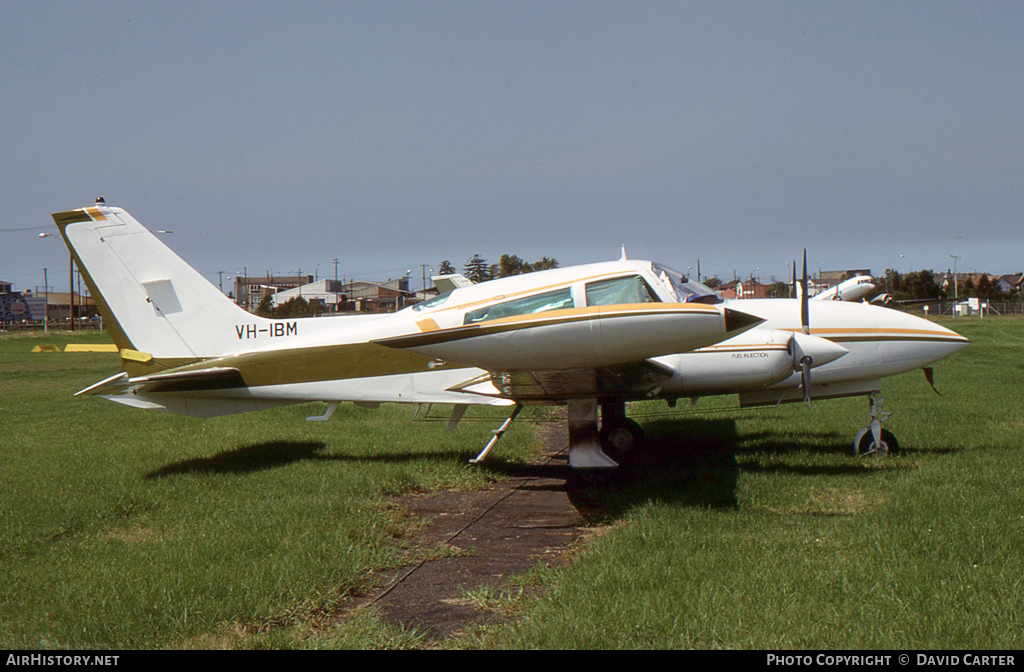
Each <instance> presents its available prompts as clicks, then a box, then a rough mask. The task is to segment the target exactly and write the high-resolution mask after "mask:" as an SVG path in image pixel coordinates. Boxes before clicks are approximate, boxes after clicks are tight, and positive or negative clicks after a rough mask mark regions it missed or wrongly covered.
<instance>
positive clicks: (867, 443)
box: [853, 427, 900, 457]
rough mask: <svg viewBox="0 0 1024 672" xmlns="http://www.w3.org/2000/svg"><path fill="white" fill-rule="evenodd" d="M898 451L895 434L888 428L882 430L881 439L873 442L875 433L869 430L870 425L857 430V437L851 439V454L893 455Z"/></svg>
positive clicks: (897, 453) (898, 445) (898, 446)
mask: <svg viewBox="0 0 1024 672" xmlns="http://www.w3.org/2000/svg"><path fill="white" fill-rule="evenodd" d="M899 453H900V444H899V442H898V441H896V436H895V435H894V434H893V433H892V432H890V431H889V430H888V429H883V430H882V436H881V441H879V442H877V443H876V442H875V435H874V434H873V433H872V432H871V428H870V427H865V428H864V429H862V430H860V431H859V432H857V438H856V439H854V440H853V454H854V455H860V456H862V457H863V456H866V455H890V456H895V455H899Z"/></svg>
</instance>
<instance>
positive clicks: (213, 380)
mask: <svg viewBox="0 0 1024 672" xmlns="http://www.w3.org/2000/svg"><path fill="white" fill-rule="evenodd" d="M235 387H245V381H244V380H243V379H242V374H241V373H240V372H239V371H238V369H233V368H227V367H217V368H210V369H198V370H195V371H175V372H172V373H155V374H152V375H148V376H138V377H136V378H129V377H128V374H127V373H124V372H122V373H119V374H117V375H116V376H111V377H110V378H107V379H106V380H101V381H100V382H98V383H96V384H95V385H90V386H89V387H87V388H85V389H84V390H81V391H79V392H76V393H75V396H78V395H80V394H100V395H118V394H127V393H128V392H134V393H149V392H201V391H206V390H224V389H230V388H235Z"/></svg>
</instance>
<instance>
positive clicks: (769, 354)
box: [654, 329, 793, 396]
mask: <svg viewBox="0 0 1024 672" xmlns="http://www.w3.org/2000/svg"><path fill="white" fill-rule="evenodd" d="M792 338H793V334H792V333H791V332H785V331H777V330H775V329H753V330H751V331H748V332H747V333H745V334H742V335H740V336H737V337H735V338H731V339H729V340H728V341H725V342H723V343H718V344H716V345H712V346H709V347H706V348H701V349H700V350H695V351H693V352H687V353H682V354H678V355H669V356H668V357H656V358H654V361H656V362H658V363H659V364H663V365H665V366H668V367H671V368H672V369H673V370H674V371H675V374H674V375H673V376H672V377H671V378H670V379H669V380H668V381H665V382H664V383H662V384H661V388H662V392H661V394H663V395H673V394H678V395H679V396H699V395H701V394H720V393H723V392H730V391H734V390H736V389H747V388H749V389H757V388H760V387H765V386H767V385H774V384H775V383H777V382H779V381H782V380H785V379H786V378H788V377H789V376H790V375H791V374H792V373H793V354H792V349H791V346H790V341H791V340H792Z"/></svg>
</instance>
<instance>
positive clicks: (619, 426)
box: [598, 418, 644, 464]
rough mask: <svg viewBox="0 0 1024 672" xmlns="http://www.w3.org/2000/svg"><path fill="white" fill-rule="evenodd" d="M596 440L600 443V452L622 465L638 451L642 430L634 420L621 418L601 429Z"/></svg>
mask: <svg viewBox="0 0 1024 672" xmlns="http://www.w3.org/2000/svg"><path fill="white" fill-rule="evenodd" d="M598 438H599V439H600V441H601V450H603V451H604V453H605V454H606V455H608V457H610V458H612V459H613V460H615V461H616V462H618V463H619V464H624V463H625V462H628V461H629V460H630V459H631V458H633V457H635V456H636V454H637V453H638V452H639V451H640V449H641V447H642V444H643V440H644V430H643V429H642V428H641V427H640V425H639V423H637V422H636V421H635V420H630V419H629V418H623V419H622V420H619V421H617V422H616V423H614V424H612V425H609V426H606V427H602V428H601V431H600V432H599V433H598Z"/></svg>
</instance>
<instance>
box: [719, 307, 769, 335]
mask: <svg viewBox="0 0 1024 672" xmlns="http://www.w3.org/2000/svg"><path fill="white" fill-rule="evenodd" d="M722 312H723V313H724V315H725V331H726V333H729V334H733V333H739V332H741V331H746V330H747V329H751V328H753V327H756V326H757V325H759V324H761V323H762V322H764V318H761V317H757V316H755V315H751V314H749V313H744V312H743V311H741V310H736V309H735V308H725V309H723V311H722Z"/></svg>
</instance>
